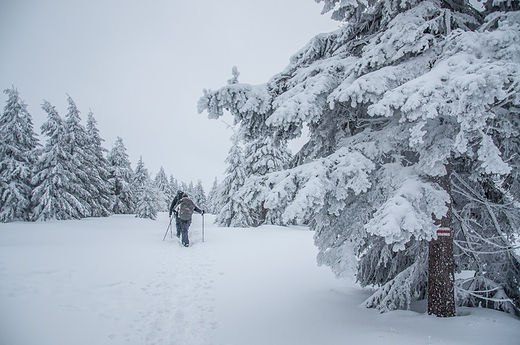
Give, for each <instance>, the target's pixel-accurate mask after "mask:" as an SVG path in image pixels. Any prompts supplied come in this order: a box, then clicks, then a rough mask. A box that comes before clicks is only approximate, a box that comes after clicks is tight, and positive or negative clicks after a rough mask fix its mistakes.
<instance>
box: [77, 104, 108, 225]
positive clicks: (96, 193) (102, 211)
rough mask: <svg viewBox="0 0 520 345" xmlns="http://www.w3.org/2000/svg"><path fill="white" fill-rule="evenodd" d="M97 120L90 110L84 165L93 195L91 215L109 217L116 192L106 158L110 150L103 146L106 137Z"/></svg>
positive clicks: (89, 188)
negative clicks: (100, 131)
mask: <svg viewBox="0 0 520 345" xmlns="http://www.w3.org/2000/svg"><path fill="white" fill-rule="evenodd" d="M96 125H97V121H96V119H95V118H94V114H93V113H92V111H89V113H88V116H87V126H86V129H87V138H88V144H87V148H86V151H87V157H88V160H87V163H88V164H87V165H86V166H84V167H83V169H84V170H85V171H86V173H87V175H88V178H89V181H90V183H89V184H88V185H87V189H88V191H89V193H90V195H91V197H90V198H89V203H90V206H91V207H90V208H91V216H92V217H107V216H109V215H110V214H111V213H112V212H111V206H112V205H113V204H114V194H113V191H112V189H111V188H110V183H109V176H110V173H109V170H108V161H107V160H106V158H105V153H107V152H108V150H107V149H105V148H104V147H103V146H102V143H103V141H105V140H104V139H102V138H101V136H100V135H99V130H98V129H97V127H96Z"/></svg>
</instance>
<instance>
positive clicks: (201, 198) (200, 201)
mask: <svg viewBox="0 0 520 345" xmlns="http://www.w3.org/2000/svg"><path fill="white" fill-rule="evenodd" d="M193 202H194V203H195V205H197V206H198V207H199V208H200V209H201V210H204V211H205V210H206V209H207V208H208V206H207V200H206V193H205V192H204V187H203V186H202V181H201V180H198V182H197V184H196V185H195V188H194V190H193Z"/></svg>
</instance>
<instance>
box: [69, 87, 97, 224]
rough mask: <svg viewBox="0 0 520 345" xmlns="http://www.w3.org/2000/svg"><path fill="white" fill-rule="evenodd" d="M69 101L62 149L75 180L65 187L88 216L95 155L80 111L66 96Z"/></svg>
mask: <svg viewBox="0 0 520 345" xmlns="http://www.w3.org/2000/svg"><path fill="white" fill-rule="evenodd" d="M67 102H68V103H69V107H68V112H67V115H65V132H64V138H63V143H64V150H66V151H68V153H69V154H70V161H68V169H69V170H70V171H71V172H72V173H73V174H74V175H75V176H76V179H77V182H76V183H74V184H69V185H68V186H67V188H69V189H70V191H71V194H73V195H74V196H76V199H77V200H78V201H79V202H81V203H82V205H83V207H82V209H83V210H84V213H83V216H84V217H88V216H90V215H91V214H92V204H91V200H93V198H92V197H93V195H92V194H91V192H94V193H96V192H97V190H96V189H97V188H96V187H95V186H93V183H95V182H96V181H95V180H94V176H89V173H91V172H93V171H95V169H96V167H94V166H93V165H92V163H93V161H94V160H95V157H93V156H92V155H91V153H92V152H89V150H88V145H89V137H88V135H87V130H86V129H85V127H84V126H83V125H82V124H81V118H80V112H79V110H78V108H77V106H76V103H75V102H74V100H73V99H72V97H70V96H68V98H67Z"/></svg>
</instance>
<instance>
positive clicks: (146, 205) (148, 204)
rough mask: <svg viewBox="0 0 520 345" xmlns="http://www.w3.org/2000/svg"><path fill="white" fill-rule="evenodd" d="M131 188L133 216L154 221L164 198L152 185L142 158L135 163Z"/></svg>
mask: <svg viewBox="0 0 520 345" xmlns="http://www.w3.org/2000/svg"><path fill="white" fill-rule="evenodd" d="M132 187H133V190H134V193H135V195H136V206H135V216H136V217H139V218H149V219H152V220H155V219H156V218H157V213H158V212H159V211H160V210H161V207H162V206H163V205H162V202H163V200H164V198H163V196H162V192H161V191H160V190H159V189H158V188H157V187H156V186H155V184H154V183H152V180H151V179H150V175H149V173H148V169H146V167H145V166H144V162H143V158H142V157H140V158H139V161H138V162H137V167H136V168H135V172H134V177H133V181H132Z"/></svg>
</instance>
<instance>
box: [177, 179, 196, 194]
mask: <svg viewBox="0 0 520 345" xmlns="http://www.w3.org/2000/svg"><path fill="white" fill-rule="evenodd" d="M192 185H193V184H192ZM179 190H181V191H183V192H184V193H188V194H190V188H189V187H188V185H187V184H186V182H184V181H181V183H180V185H179Z"/></svg>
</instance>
